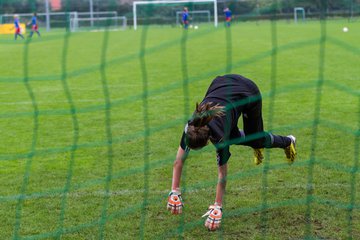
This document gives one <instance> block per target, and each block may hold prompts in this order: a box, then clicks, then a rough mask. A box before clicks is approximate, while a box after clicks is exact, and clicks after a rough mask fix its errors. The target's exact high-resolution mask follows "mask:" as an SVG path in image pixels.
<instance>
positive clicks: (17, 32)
mask: <svg viewBox="0 0 360 240" xmlns="http://www.w3.org/2000/svg"><path fill="white" fill-rule="evenodd" d="M14 28H15V40H17V37H18V36H20V37H21V38H22V39H24V36H23V35H22V34H21V28H20V20H19V15H14Z"/></svg>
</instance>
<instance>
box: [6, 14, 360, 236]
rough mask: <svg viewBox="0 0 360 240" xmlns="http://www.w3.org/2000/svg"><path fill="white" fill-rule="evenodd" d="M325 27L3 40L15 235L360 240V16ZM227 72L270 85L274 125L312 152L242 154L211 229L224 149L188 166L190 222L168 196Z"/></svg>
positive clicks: (269, 121)
mask: <svg viewBox="0 0 360 240" xmlns="http://www.w3.org/2000/svg"><path fill="white" fill-rule="evenodd" d="M345 25H346V26H348V27H349V32H348V33H343V32H342V27H343V26H345ZM323 27H325V28H326V32H323V35H321V24H320V23H319V22H317V21H314V22H307V23H306V24H297V25H295V24H293V23H290V24H289V23H286V22H282V21H279V22H273V23H271V22H267V21H263V22H259V25H256V23H253V22H247V23H239V24H234V25H233V26H232V27H231V29H230V30H229V31H226V29H225V28H224V27H223V26H220V27H219V28H217V29H215V28H213V27H212V26H202V25H200V28H199V30H197V31H195V30H189V32H188V34H187V35H186V36H185V35H183V31H182V30H181V29H179V28H170V27H156V26H151V27H149V28H146V29H144V28H140V29H139V30H138V31H133V30H127V31H118V32H108V33H105V32H86V33H71V34H69V35H66V34H65V33H64V32H61V31H58V32H53V33H46V32H44V31H43V32H42V33H43V37H42V38H41V39H38V38H36V36H34V37H33V39H32V41H17V42H15V41H13V39H12V36H0V52H1V55H0V61H1V63H2V64H1V65H0V72H1V75H0V89H1V92H0V129H1V135H0V142H1V145H0V164H1V167H0V183H1V186H0V222H1V226H0V239H11V238H18V239H20V238H24V239H43V238H46V239H51V238H56V237H60V236H61V239H98V238H101V237H103V238H106V239H132V238H139V237H141V236H142V235H141V234H143V237H144V238H145V239H164V238H170V239H175V238H180V237H184V238H186V239H217V238H224V239H262V238H267V239H298V238H317V239H346V238H349V237H350V236H352V237H353V239H358V238H360V194H359V191H360V185H359V184H358V182H359V169H358V161H359V126H360V92H359V89H360V80H359V68H358V62H359V60H360V49H359V47H358V46H359V45H358V43H359V38H360V30H359V29H360V23H359V22H354V23H348V22H347V21H346V20H336V21H334V20H330V21H328V22H326V25H323ZM274 36H276V38H274ZM321 36H323V37H324V36H325V38H321ZM142 39H145V41H143V42H142ZM321 39H323V40H325V43H324V45H321ZM321 46H323V47H325V48H324V50H325V52H324V57H323V58H322V57H321V54H320V53H321ZM142 47H144V48H145V49H146V50H145V51H144V52H142V51H141V49H142ZM273 47H277V48H275V49H274V48H273ZM230 48H231V51H229V49H230ZM185 50H186V51H185ZM142 56H144V57H143V58H142ZM184 57H185V60H186V61H185V60H184ZM144 63H145V65H144ZM230 63H231V64H230ZM322 69H323V70H322ZM227 72H232V73H238V74H241V75H244V76H246V77H248V78H251V79H253V80H254V81H255V82H256V83H257V84H258V86H259V87H260V89H261V91H262V94H263V96H264V102H263V115H264V122H265V127H266V128H267V129H268V130H271V131H273V132H274V133H277V134H283V135H287V134H290V133H291V134H294V135H295V136H296V137H297V139H298V142H297V143H298V144H297V150H298V159H297V161H296V163H294V164H293V165H291V166H289V165H287V164H286V162H285V159H284V154H283V151H281V150H276V149H274V150H267V151H266V161H265V162H264V163H263V164H262V165H260V166H257V167H256V166H254V164H253V163H252V151H251V149H249V148H246V147H239V146H233V147H232V148H231V151H232V157H231V159H230V160H229V181H228V185H227V193H226V197H225V205H224V218H223V224H222V229H221V231H218V232H215V233H210V232H208V231H207V230H206V229H205V228H204V227H203V221H204V219H201V215H202V214H203V213H205V211H206V209H207V207H208V205H209V204H211V203H213V200H214V197H215V185H216V181H217V166H216V159H215V154H214V147H213V146H208V147H206V148H205V149H203V150H201V151H197V152H195V151H194V152H191V154H190V156H189V158H188V160H187V163H186V168H185V171H184V175H183V178H182V186H183V197H184V199H185V209H184V214H183V215H182V216H180V217H179V216H172V215H171V214H170V213H168V212H167V211H166V200H167V193H168V192H169V190H170V187H171V177H172V163H173V160H174V157H175V153H176V150H177V147H178V144H179V141H180V136H181V133H182V129H183V127H184V122H185V119H187V118H188V117H189V116H190V114H191V112H192V109H193V107H194V105H195V102H196V101H201V100H202V97H203V96H204V94H205V91H206V90H207V87H208V85H209V83H210V82H211V80H212V79H213V78H214V77H215V76H217V75H223V74H225V73H227ZM144 76H145V78H144ZM144 79H145V80H146V83H147V85H146V86H144V84H143V83H144ZM186 81H187V82H188V85H186ZM184 86H185V87H184ZM186 86H188V94H186V90H184V89H186ZM144 87H146V88H147V90H148V95H144ZM31 96H33V97H31ZM146 97H147V98H146ZM145 99H146V104H145V105H144V100H145ZM107 100H108V101H109V104H106V101H107ZM71 106H74V108H75V110H74V111H73V112H74V114H71ZM144 106H147V108H146V109H144ZM318 107H319V108H318ZM35 109H36V110H37V111H35ZM317 109H319V111H317ZM144 114H146V118H144ZM317 114H318V115H317ZM316 116H318V117H316ZM144 119H145V121H144ZM146 124H148V125H146ZM239 125H240V126H241V121H240V123H239ZM146 126H148V127H149V129H148V130H149V133H150V135H149V137H147V138H146V137H145V128H146ZM144 149H145V150H146V151H145V150H144ZM109 176H110V177H109ZM309 183H312V186H313V194H312V195H308V194H307V188H308V187H309ZM107 189H108V191H107ZM144 198H145V199H146V202H145V204H144ZM265 200H266V201H265ZM308 207H309V208H308ZM308 209H310V210H311V219H310V221H308V222H307V218H306V213H307V212H308ZM350 216H351V220H349V219H350Z"/></svg>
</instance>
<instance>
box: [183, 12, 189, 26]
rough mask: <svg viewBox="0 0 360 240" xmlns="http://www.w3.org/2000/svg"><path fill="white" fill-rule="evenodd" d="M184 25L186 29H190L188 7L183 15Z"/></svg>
mask: <svg viewBox="0 0 360 240" xmlns="http://www.w3.org/2000/svg"><path fill="white" fill-rule="evenodd" d="M182 23H183V26H184V29H188V27H189V11H188V8H187V7H184V10H183V13H182Z"/></svg>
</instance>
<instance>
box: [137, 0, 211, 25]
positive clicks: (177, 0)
mask: <svg viewBox="0 0 360 240" xmlns="http://www.w3.org/2000/svg"><path fill="white" fill-rule="evenodd" d="M186 3H213V4H214V26H215V27H217V26H218V10H217V0H161V1H159V0H157V1H134V2H133V16H134V30H136V29H137V6H138V5H157V4H162V5H163V4H177V5H179V4H186Z"/></svg>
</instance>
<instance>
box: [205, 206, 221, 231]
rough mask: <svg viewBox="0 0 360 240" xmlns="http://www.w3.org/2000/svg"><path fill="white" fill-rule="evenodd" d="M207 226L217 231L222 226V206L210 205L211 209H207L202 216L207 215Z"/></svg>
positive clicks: (210, 229)
mask: <svg viewBox="0 0 360 240" xmlns="http://www.w3.org/2000/svg"><path fill="white" fill-rule="evenodd" d="M206 216H207V219H206V220H205V227H206V228H207V229H208V230H209V231H215V230H217V229H219V228H220V223H221V217H222V208H221V207H220V206H217V205H210V206H209V211H207V212H206V213H205V214H204V215H203V216H202V217H206Z"/></svg>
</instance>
